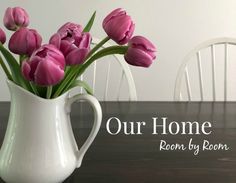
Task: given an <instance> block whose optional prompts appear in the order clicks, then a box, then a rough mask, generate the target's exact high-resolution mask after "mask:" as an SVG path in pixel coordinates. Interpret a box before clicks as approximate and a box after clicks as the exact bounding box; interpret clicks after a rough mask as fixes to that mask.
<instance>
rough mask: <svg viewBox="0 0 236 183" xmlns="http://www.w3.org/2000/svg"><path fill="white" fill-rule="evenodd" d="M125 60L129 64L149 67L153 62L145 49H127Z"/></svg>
mask: <svg viewBox="0 0 236 183" xmlns="http://www.w3.org/2000/svg"><path fill="white" fill-rule="evenodd" d="M125 60H126V61H127V63H129V64H130V65H134V66H139V67H149V66H150V65H151V64H152V63H153V58H152V57H151V56H150V55H149V54H147V53H146V52H145V51H143V50H140V49H132V48H129V49H128V51H127V53H126V55H125Z"/></svg>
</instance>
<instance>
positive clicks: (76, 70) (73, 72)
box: [53, 46, 128, 98]
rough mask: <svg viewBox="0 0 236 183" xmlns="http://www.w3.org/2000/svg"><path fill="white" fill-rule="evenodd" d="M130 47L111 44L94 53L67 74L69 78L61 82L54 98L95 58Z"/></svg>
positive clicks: (121, 52)
mask: <svg viewBox="0 0 236 183" xmlns="http://www.w3.org/2000/svg"><path fill="white" fill-rule="evenodd" d="M127 49H128V46H110V47H108V48H105V49H103V50H100V51H99V52H97V53H96V54H94V55H93V56H92V57H91V58H90V59H89V60H88V61H87V62H85V63H84V64H83V65H79V66H76V67H74V68H73V69H72V70H71V72H70V73H69V74H68V75H67V78H66V79H65V80H64V81H63V82H62V83H61V85H60V86H59V88H58V89H57V91H56V92H55V94H54V95H53V98H55V97H58V96H59V95H60V94H62V93H63V92H64V91H66V90H67V89H68V88H69V87H70V85H71V84H72V83H73V81H74V80H75V79H77V77H78V76H80V75H81V74H82V73H83V72H84V71H85V70H86V69H87V68H88V67H89V66H90V65H91V64H92V63H93V62H94V61H95V60H97V59H99V58H102V57H104V56H107V55H113V54H125V53H126V51H127Z"/></svg>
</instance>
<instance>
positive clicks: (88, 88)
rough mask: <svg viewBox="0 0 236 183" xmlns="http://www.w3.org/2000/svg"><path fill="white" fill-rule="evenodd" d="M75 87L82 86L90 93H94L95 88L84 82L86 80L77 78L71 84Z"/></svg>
mask: <svg viewBox="0 0 236 183" xmlns="http://www.w3.org/2000/svg"><path fill="white" fill-rule="evenodd" d="M74 87H82V88H84V89H85V91H86V92H87V93H88V94H90V95H93V90H92V88H90V86H89V85H88V84H87V83H86V82H84V81H81V80H75V81H74V82H73V84H72V86H71V88H74Z"/></svg>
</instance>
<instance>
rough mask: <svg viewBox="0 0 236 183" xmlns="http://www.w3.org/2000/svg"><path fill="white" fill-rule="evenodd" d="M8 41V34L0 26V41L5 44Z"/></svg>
mask: <svg viewBox="0 0 236 183" xmlns="http://www.w3.org/2000/svg"><path fill="white" fill-rule="evenodd" d="M5 42H6V34H5V32H4V31H3V30H2V29H1V28H0V43H2V44H4V43H5Z"/></svg>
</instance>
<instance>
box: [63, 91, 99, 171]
mask: <svg viewBox="0 0 236 183" xmlns="http://www.w3.org/2000/svg"><path fill="white" fill-rule="evenodd" d="M78 100H85V101H87V102H88V103H89V104H90V105H91V106H92V108H93V111H94V123H93V128H92V130H91V132H90V134H89V136H88V138H87V140H86V141H85V143H84V144H83V145H82V147H81V148H80V150H78V151H77V154H76V155H77V168H79V167H80V166H81V163H82V160H83V157H84V155H85V153H86V151H87V150H88V148H89V147H90V145H91V144H92V142H93V141H94V139H95V137H96V135H97V133H98V131H99V128H100V126H101V122H102V109H101V106H100V104H99V102H98V100H97V99H96V98H95V97H93V96H92V95H88V94H78V95H75V96H73V97H71V98H69V99H68V101H67V102H68V103H67V112H70V109H71V105H72V104H73V103H74V102H75V101H78Z"/></svg>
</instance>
